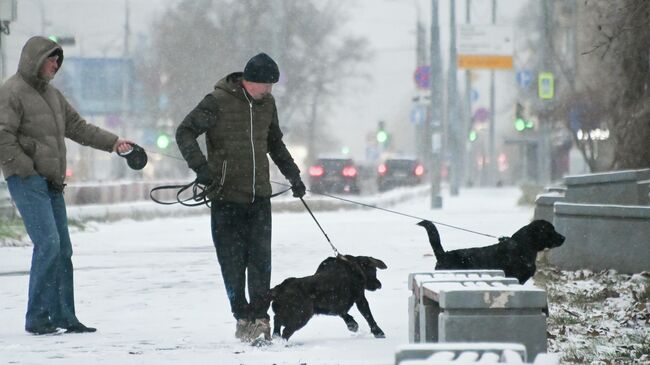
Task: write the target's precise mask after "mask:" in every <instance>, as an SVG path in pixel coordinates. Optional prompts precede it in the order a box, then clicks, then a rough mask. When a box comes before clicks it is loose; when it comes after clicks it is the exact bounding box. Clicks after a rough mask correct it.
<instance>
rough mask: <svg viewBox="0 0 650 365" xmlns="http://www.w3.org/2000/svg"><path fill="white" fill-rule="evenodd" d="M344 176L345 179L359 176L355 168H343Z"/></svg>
mask: <svg viewBox="0 0 650 365" xmlns="http://www.w3.org/2000/svg"><path fill="white" fill-rule="evenodd" d="M343 176H345V177H355V176H357V169H356V167H354V166H345V167H344V168H343Z"/></svg>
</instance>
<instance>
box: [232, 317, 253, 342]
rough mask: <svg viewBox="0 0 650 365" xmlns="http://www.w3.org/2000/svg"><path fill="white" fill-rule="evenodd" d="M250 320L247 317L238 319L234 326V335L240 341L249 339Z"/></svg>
mask: <svg viewBox="0 0 650 365" xmlns="http://www.w3.org/2000/svg"><path fill="white" fill-rule="evenodd" d="M250 329H251V322H250V321H249V320H247V319H238V320H237V326H236V327H235V337H236V338H238V339H240V340H242V341H250Z"/></svg>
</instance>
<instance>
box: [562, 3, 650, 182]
mask: <svg viewBox="0 0 650 365" xmlns="http://www.w3.org/2000/svg"><path fill="white" fill-rule="evenodd" d="M580 11H581V14H580V16H579V17H578V20H579V28H578V32H579V39H580V40H581V42H580V43H579V44H578V47H579V50H580V53H579V61H580V66H581V67H580V69H579V72H578V73H577V87H576V88H574V89H573V90H571V92H570V93H569V95H568V96H569V98H568V101H569V102H571V101H579V102H580V103H581V104H582V105H584V106H585V110H584V113H585V114H584V115H585V117H586V118H583V119H584V120H585V121H587V122H589V123H591V125H588V126H587V127H588V128H592V129H595V128H598V127H599V126H600V125H604V126H606V127H607V128H608V130H609V131H610V138H612V141H613V147H614V148H613V154H612V156H611V161H609V163H608V164H602V163H601V164H597V163H595V161H594V160H593V152H594V141H592V140H591V139H590V138H587V139H585V140H584V141H581V145H582V149H583V153H584V152H592V156H591V157H592V160H591V161H590V160H588V161H589V162H590V167H591V168H592V171H594V170H599V169H630V168H645V167H650V149H648V147H647V141H648V140H649V138H650V104H649V103H648V102H649V101H650V99H649V97H650V93H649V92H648V83H649V82H650V53H649V52H650V51H649V49H650V39H649V38H648V37H647V36H645V35H646V34H650V2H648V1H645V0H622V1H615V2H612V1H607V0H586V1H584V2H583V3H582V6H581V7H580ZM573 105H576V104H575V103H574V104H573ZM588 130H589V129H587V131H588Z"/></svg>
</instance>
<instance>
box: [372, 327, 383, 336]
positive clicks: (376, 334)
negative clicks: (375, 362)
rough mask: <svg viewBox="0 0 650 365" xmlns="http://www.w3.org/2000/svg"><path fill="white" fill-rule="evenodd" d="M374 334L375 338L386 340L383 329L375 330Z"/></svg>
mask: <svg viewBox="0 0 650 365" xmlns="http://www.w3.org/2000/svg"><path fill="white" fill-rule="evenodd" d="M372 334H373V335H375V338H386V334H384V331H382V330H381V328H375V329H373V330H372Z"/></svg>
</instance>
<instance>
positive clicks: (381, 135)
mask: <svg viewBox="0 0 650 365" xmlns="http://www.w3.org/2000/svg"><path fill="white" fill-rule="evenodd" d="M386 141H388V133H386V131H379V132H377V142H379V143H385V142H386Z"/></svg>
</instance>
